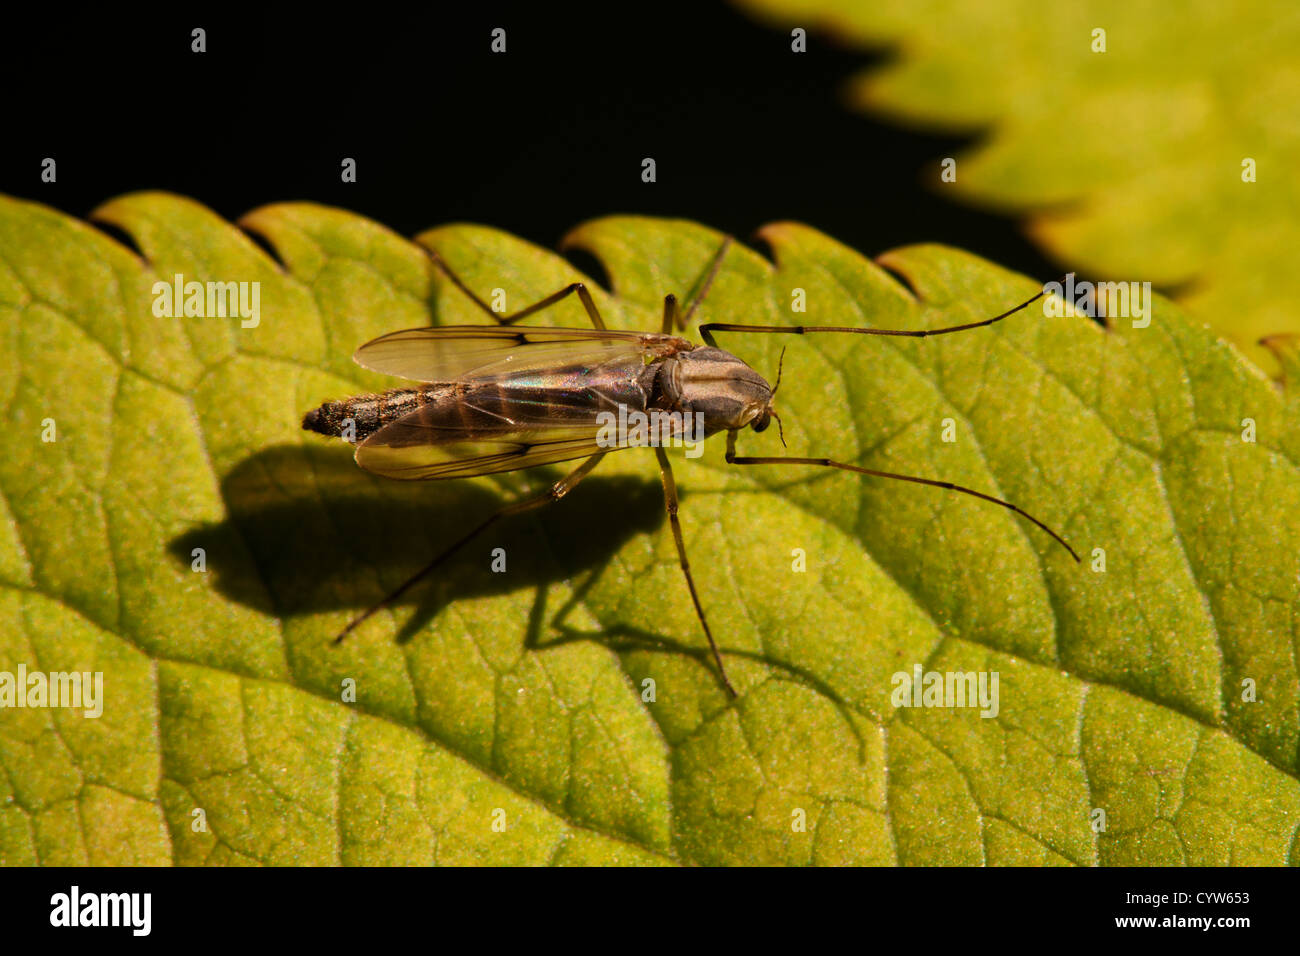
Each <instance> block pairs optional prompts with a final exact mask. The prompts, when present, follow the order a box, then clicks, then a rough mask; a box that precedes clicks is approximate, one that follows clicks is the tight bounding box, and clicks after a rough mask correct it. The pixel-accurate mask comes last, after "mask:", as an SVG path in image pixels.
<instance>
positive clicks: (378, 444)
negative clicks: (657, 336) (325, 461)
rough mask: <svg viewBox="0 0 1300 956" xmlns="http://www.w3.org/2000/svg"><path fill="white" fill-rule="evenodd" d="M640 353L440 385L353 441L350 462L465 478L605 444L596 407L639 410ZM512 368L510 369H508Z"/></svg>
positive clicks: (410, 476) (394, 472)
mask: <svg viewBox="0 0 1300 956" xmlns="http://www.w3.org/2000/svg"><path fill="white" fill-rule="evenodd" d="M643 368H644V366H643V363H642V358H641V354H640V352H636V351H633V352H630V353H629V352H626V350H625V353H624V354H623V355H622V356H621V357H619V358H616V359H613V360H610V361H606V362H603V363H601V364H599V365H584V366H581V367H579V366H574V365H561V366H551V367H548V368H547V370H546V371H536V372H531V373H528V374H525V375H517V374H511V375H510V376H509V377H501V378H489V379H477V380H474V381H471V382H469V383H467V384H459V385H455V386H448V387H446V388H445V389H442V390H439V392H438V393H437V395H436V397H435V398H433V399H432V400H430V401H428V402H427V403H426V404H424V405H422V406H421V407H419V408H417V409H415V410H414V411H412V412H410V413H409V414H407V415H404V416H403V417H401V418H399V419H398V420H397V421H395V422H392V423H390V424H388V425H385V426H384V427H383V428H381V429H379V431H377V432H375V433H374V434H373V435H371V436H370V437H369V438H367V439H366V440H365V441H364V442H362V443H361V444H360V445H359V446H358V447H357V454H356V457H357V464H358V465H360V466H361V467H362V468H365V469H366V470H367V471H372V472H375V473H376V474H380V475H385V476H387V477H389V478H400V479H406V480H429V479H435V478H465V477H469V476H471V475H487V474H492V473H494V472H501V471H516V470H518V469H521V468H532V467H534V466H535V465H548V464H551V463H553V462H558V461H569V460H571V459H574V458H585V457H587V456H588V455H594V454H596V453H598V452H601V451H612V450H614V449H613V448H612V447H602V446H600V445H599V444H598V443H597V439H598V437H599V435H600V431H601V424H602V423H601V422H600V420H599V419H598V416H599V415H600V413H601V412H611V413H613V414H614V415H615V416H617V414H618V408H619V405H620V404H621V405H624V406H626V407H627V408H628V409H641V410H644V409H645V406H646V395H645V392H644V391H643V389H642V386H641V385H640V383H639V375H640V373H641V372H642V370H643ZM515 371H518V370H515Z"/></svg>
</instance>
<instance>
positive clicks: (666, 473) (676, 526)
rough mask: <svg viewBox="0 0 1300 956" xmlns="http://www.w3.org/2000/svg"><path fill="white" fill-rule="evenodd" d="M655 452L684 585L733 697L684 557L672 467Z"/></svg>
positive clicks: (661, 453) (660, 452)
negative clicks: (684, 578)
mask: <svg viewBox="0 0 1300 956" xmlns="http://www.w3.org/2000/svg"><path fill="white" fill-rule="evenodd" d="M655 454H657V455H658V456H659V476H660V477H661V478H662V479H663V483H664V507H665V508H667V510H668V521H669V523H670V524H671V525H672V526H673V539H674V540H675V541H676V542H677V557H678V558H679V559H680V561H681V565H682V573H684V574H685V575H686V586H687V587H688V588H690V590H691V600H692V601H694V602H695V613H696V615H697V616H698V617H699V619H700V624H701V625H702V626H703V627H704V636H705V637H707V638H708V639H709V649H710V650H712V651H713V659H714V661H716V662H717V664H718V676H719V677H721V678H722V685H723V686H724V687H726V688H727V693H729V694H730V695H731V696H732V697H735V696H737V695H736V688H734V687H732V686H731V681H730V680H728V679H727V669H726V668H725V667H723V666H722V655H721V654H720V653H718V645H717V642H715V641H714V640H713V632H712V631H711V630H709V621H708V618H706V617H705V616H704V608H703V606H701V604H700V595H699V593H698V592H697V591H696V590H695V578H693V577H692V576H691V563H690V561H688V560H687V559H686V542H685V541H683V540H682V523H681V521H679V520H678V518H677V483H676V482H675V481H673V469H672V466H671V465H669V464H668V453H667V452H665V451H664V450H663V449H662V448H661V447H659V446H658V445H656V446H655Z"/></svg>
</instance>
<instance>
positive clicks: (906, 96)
mask: <svg viewBox="0 0 1300 956" xmlns="http://www.w3.org/2000/svg"><path fill="white" fill-rule="evenodd" d="M742 6H744V7H746V8H747V9H748V10H749V11H750V12H752V13H754V14H755V15H757V16H759V17H760V18H762V19H765V20H768V21H770V22H773V23H775V24H780V25H782V26H784V27H786V28H787V29H788V28H789V27H791V26H801V27H804V28H806V29H814V28H817V27H823V28H826V29H828V30H830V31H831V32H833V33H834V34H835V35H836V36H837V37H838V38H839V39H841V40H842V41H845V42H848V43H850V44H856V45H860V46H863V47H868V48H873V49H881V48H886V49H891V50H892V49H897V50H898V55H897V56H896V57H893V58H891V59H890V61H889V63H888V65H886V66H885V67H883V68H881V69H873V70H871V71H868V72H866V73H864V74H862V75H861V76H859V77H857V78H855V79H854V80H853V81H852V83H851V90H850V94H849V99H850V100H851V101H852V102H853V103H854V104H855V105H856V106H858V107H860V108H861V109H864V110H867V111H870V112H873V113H877V114H880V115H884V116H887V117H891V118H894V119H897V120H900V121H902V122H904V123H907V124H909V125H921V126H924V127H930V128H935V129H940V130H944V131H948V132H954V131H955V132H962V133H966V132H970V133H975V132H978V133H980V134H981V135H980V138H979V142H978V143H977V145H975V146H973V147H972V148H971V149H969V150H968V151H966V152H965V153H963V154H961V155H959V156H958V157H957V167H956V169H957V178H956V181H955V182H952V183H942V184H940V191H941V192H944V193H945V194H946V193H947V191H948V190H952V195H954V196H958V197H961V198H963V199H965V200H967V201H968V202H971V203H975V204H978V205H983V206H990V207H993V208H997V209H1002V210H1009V211H1014V212H1017V213H1020V214H1023V215H1024V216H1026V217H1027V220H1028V222H1027V227H1028V229H1029V232H1030V233H1031V235H1033V236H1034V237H1035V238H1036V239H1037V240H1038V241H1039V242H1040V243H1041V244H1042V245H1043V246H1044V247H1045V248H1046V249H1047V250H1048V251H1049V252H1050V253H1051V254H1052V255H1054V256H1055V257H1056V258H1057V259H1058V260H1059V261H1061V262H1063V263H1068V264H1069V266H1070V268H1078V269H1082V270H1084V271H1086V272H1089V273H1091V274H1093V275H1094V276H1097V277H1100V278H1102V279H1108V280H1121V279H1122V280H1125V281H1128V280H1149V281H1152V282H1155V283H1156V284H1157V285H1160V286H1165V287H1175V288H1177V290H1178V293H1177V295H1178V300H1179V302H1180V303H1181V304H1182V305H1184V306H1185V307H1186V308H1188V309H1189V310H1190V311H1191V312H1193V313H1194V314H1195V315H1197V316H1198V317H1200V318H1201V319H1202V320H1203V321H1205V322H1208V323H1210V324H1212V325H1213V326H1214V327H1215V328H1217V329H1219V330H1220V331H1221V332H1222V333H1223V334H1224V335H1226V336H1228V337H1229V338H1231V339H1232V340H1233V341H1235V342H1236V343H1237V344H1238V345H1239V346H1240V347H1241V348H1242V349H1243V351H1245V352H1246V353H1247V354H1248V355H1249V356H1250V358H1252V359H1253V360H1254V361H1256V362H1258V363H1260V364H1261V365H1263V366H1264V367H1265V368H1266V369H1268V370H1269V371H1273V372H1275V371H1276V370H1277V363H1276V361H1274V359H1273V357H1272V356H1271V355H1269V354H1268V352H1267V351H1266V350H1265V349H1263V348H1261V347H1260V346H1259V345H1258V344H1257V342H1258V340H1259V339H1260V338H1261V337H1264V336H1267V335H1270V334H1283V333H1297V332H1300V310H1297V308H1296V306H1295V303H1296V301H1297V300H1300V273H1297V271H1296V269H1295V268H1294V253H1293V250H1294V249H1295V247H1296V245H1297V244H1300V186H1297V179H1296V177H1295V176H1294V175H1293V173H1294V170H1296V169H1297V168H1300V111H1297V110H1296V109H1295V104H1296V103H1298V102H1300V55H1297V50H1300V6H1297V5H1296V4H1295V3H1293V2H1291V0H1247V2H1242V3H1232V4H1223V3H1195V4H1190V5H1189V4H1178V5H1174V6H1170V5H1165V4H1159V3H1131V2H1128V0H1081V2H1076V3H1070V4H1068V5H1061V4H1044V3H1039V2H1036V0H992V2H983V3H978V4H972V3H963V2H960V0H929V2H925V3H917V2H913V0H907V2H903V3H880V2H877V0H871V2H867V0H742ZM1097 29H1101V30H1104V31H1105V43H1106V48H1105V52H1104V53H1102V52H1094V51H1093V44H1094V36H1093V31H1094V30H1097ZM1248 158H1249V159H1252V160H1254V161H1255V166H1256V181H1255V182H1253V183H1247V182H1244V181H1243V179H1242V174H1243V166H1242V164H1243V161H1244V160H1246V159H1248ZM936 163H937V160H936ZM930 181H932V182H934V183H936V184H939V183H940V180H939V176H938V172H937V168H936V170H935V171H934V172H933V177H932V179H931V180H930Z"/></svg>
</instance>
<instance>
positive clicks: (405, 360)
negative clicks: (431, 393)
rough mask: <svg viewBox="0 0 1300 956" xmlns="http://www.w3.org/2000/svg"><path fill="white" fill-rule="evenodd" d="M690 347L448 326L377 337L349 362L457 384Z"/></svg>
mask: <svg viewBox="0 0 1300 956" xmlns="http://www.w3.org/2000/svg"><path fill="white" fill-rule="evenodd" d="M693 348H695V345H694V343H693V342H690V341H689V340H687V339H682V338H678V337H676V336H673V335H662V334H659V333H654V332H619V331H611V330H607V329H550V328H540V329H526V328H515V327H507V326H493V325H448V326H443V327H441V328H429V329H406V330H405V331H402V332H390V333H389V334H388V335H381V336H380V337H379V338H377V339H372V340H371V341H369V342H367V343H366V344H365V345H363V346H361V348H359V349H357V351H356V353H355V354H354V355H353V356H352V359H353V361H355V362H356V363H357V364H358V365H360V366H362V367H363V368H368V369H370V370H371V371H372V372H380V373H382V374H384V375H396V376H399V377H401V378H407V379H411V380H413V381H416V382H456V381H466V380H471V379H479V378H501V377H509V376H514V375H517V374H520V373H526V372H533V371H546V370H549V369H553V368H555V367H556V366H578V367H582V366H594V365H604V364H606V363H609V362H611V361H620V360H625V361H626V360H631V359H633V358H636V359H637V360H638V361H640V362H644V361H646V360H652V359H656V358H663V357H665V356H668V355H672V354H674V353H676V352H685V351H689V350H691V349H693Z"/></svg>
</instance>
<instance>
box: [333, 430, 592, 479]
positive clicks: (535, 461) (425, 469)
mask: <svg viewBox="0 0 1300 956" xmlns="http://www.w3.org/2000/svg"><path fill="white" fill-rule="evenodd" d="M375 437H377V434H376V435H372V436H371V438H369V439H367V440H366V441H365V442H364V443H362V444H361V445H360V446H359V447H358V448H357V464H359V465H360V466H361V467H362V468H364V469H366V470H367V471H372V472H374V473H375V474H377V475H383V476H385V477H387V478H398V479H403V480H406V481H429V480H431V479H437V478H470V477H473V476H474V475H491V474H495V473H496V472H501V471H518V470H520V469H522V468H532V467H534V466H536V465H549V464H553V463H554V462H557V461H571V460H573V459H575V458H587V457H590V456H591V455H595V454H598V453H600V452H603V451H613V450H614V449H611V448H602V447H600V446H599V445H597V444H596V436H595V435H594V434H592V435H587V436H583V437H576V438H564V439H559V440H551V441H538V442H536V443H529V442H527V441H524V440H522V438H518V439H516V440H513V441H512V440H510V439H509V438H508V437H506V436H502V437H501V438H499V439H481V440H477V441H461V442H451V443H448V444H445V445H412V446H407V447H395V446H392V445H372V444H371V443H370V442H371V441H372V440H373V439H374V438H375Z"/></svg>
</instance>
